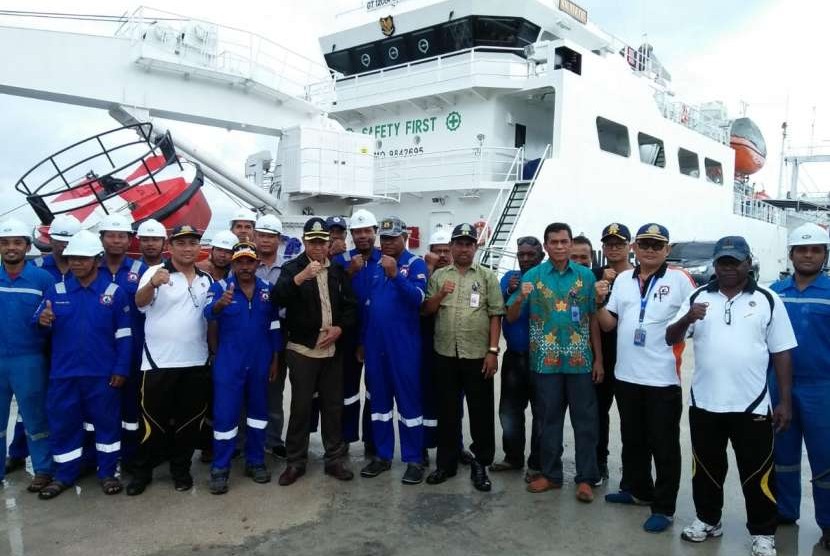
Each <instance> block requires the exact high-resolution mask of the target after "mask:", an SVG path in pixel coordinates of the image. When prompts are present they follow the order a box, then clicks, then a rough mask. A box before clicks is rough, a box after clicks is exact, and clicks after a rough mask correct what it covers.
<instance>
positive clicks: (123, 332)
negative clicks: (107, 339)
mask: <svg viewBox="0 0 830 556" xmlns="http://www.w3.org/2000/svg"><path fill="white" fill-rule="evenodd" d="M132 335H133V333H132V331H130V329H129V328H119V329H118V330H116V331H115V339H116V340H117V339H118V338H128V337H129V336H132Z"/></svg>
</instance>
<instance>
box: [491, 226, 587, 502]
mask: <svg viewBox="0 0 830 556" xmlns="http://www.w3.org/2000/svg"><path fill="white" fill-rule="evenodd" d="M572 240H573V235H572V233H571V228H570V226H568V225H567V224H562V223H554V224H550V225H549V226H548V227H547V228H546V229H545V251H547V254H548V257H549V259H548V260H547V261H544V262H542V263H541V264H540V265H538V266H536V267H533V268H532V269H530V270H528V271H527V272H526V273H525V274H524V276H522V287H521V290H520V291H519V292H518V293H517V294H516V295H515V297H514V299H513V300H512V301H511V302H510V307H509V309H508V311H507V320H508V321H509V322H514V321H516V320H518V319H519V317H520V314H521V310H522V305H523V304H525V303H528V304H529V306H530V367H531V370H532V371H534V372H535V373H536V382H535V386H536V404H537V408H538V409H537V411H538V412H539V415H540V418H541V421H542V422H541V427H540V430H541V444H540V447H541V449H540V452H541V454H540V455H541V464H542V475H541V476H540V477H538V478H537V479H535V480H534V481H533V482H531V483H530V484H529V485H528V487H527V489H528V490H529V491H530V492H534V493H539V492H545V491H547V490H551V489H554V488H561V487H562V480H563V477H562V451H563V448H562V434H563V430H562V429H563V425H564V422H565V410H566V409H569V411H570V415H571V424H572V425H573V428H574V440H575V443H576V478H575V480H576V483H577V485H578V487H577V494H576V497H577V499H579V500H580V501H582V502H591V501H593V499H594V495H593V491H592V489H591V485H592V484H594V483H596V482H598V481H599V477H600V475H599V469H598V467H597V454H596V445H597V436H598V422H597V421H598V418H597V415H598V414H597V399H596V393H595V391H594V383H596V382H601V381H602V378H603V370H602V351H601V345H600V340H599V327H598V323H597V320H596V316H595V312H596V307H595V301H594V282H595V278H594V274H593V272H591V270H590V269H589V268H585V267H583V266H581V265H579V264H576V263H574V262H573V261H571V260H570V258H569V257H570V250H571V243H572Z"/></svg>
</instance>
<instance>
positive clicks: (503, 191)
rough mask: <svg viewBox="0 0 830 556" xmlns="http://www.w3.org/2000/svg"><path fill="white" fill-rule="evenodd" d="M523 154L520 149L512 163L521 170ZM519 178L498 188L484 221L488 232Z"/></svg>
mask: <svg viewBox="0 0 830 556" xmlns="http://www.w3.org/2000/svg"><path fill="white" fill-rule="evenodd" d="M547 152H548V150H547V149H545V154H544V155H543V156H542V160H544V159H545V158H546V156H547ZM524 154H525V153H524V147H522V148H521V149H519V152H517V153H516V157H515V158H514V159H513V163H514V164H516V165H517V166H521V167H522V168H524ZM541 166H542V165H541V164H539V166H538V167H537V168H536V171H535V172H534V176H535V175H536V174H537V173H538V172H539V167H541ZM512 169H513V166H511V170H512ZM521 178H523V176H522V174H521V173H518V175H517V178H516V179H515V180H512V183H511V180H508V179H505V180H504V184H503V187H501V188H499V194H498V195H496V200H495V201H493V205H492V206H491V207H490V212H489V213H488V214H487V218H486V220H485V222H487V227H488V228H489V229H490V230H494V229H495V225H496V222H493V219H494V218H495V217H496V211H497V210H501V207H502V205H504V203H505V202H506V201H507V196H508V195H510V192H511V190H512V189H513V187H512V186H513V185H515V182H517V181H520V179H521ZM488 245H489V244H488ZM491 260H492V259H491Z"/></svg>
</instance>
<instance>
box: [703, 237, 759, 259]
mask: <svg viewBox="0 0 830 556" xmlns="http://www.w3.org/2000/svg"><path fill="white" fill-rule="evenodd" d="M721 257H732V258H733V259H737V260H739V261H745V260H747V259H749V258H751V257H752V251H750V249H749V244H748V243H747V242H746V240H745V239H744V238H743V237H741V236H726V237H722V238H720V239H719V240H718V242H717V243H716V244H715V254H714V256H713V257H712V260H714V261H715V262H717V260H718V259H720V258H721Z"/></svg>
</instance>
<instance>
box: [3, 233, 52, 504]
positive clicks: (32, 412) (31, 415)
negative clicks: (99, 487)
mask: <svg viewBox="0 0 830 556" xmlns="http://www.w3.org/2000/svg"><path fill="white" fill-rule="evenodd" d="M31 244H32V237H31V227H30V226H27V225H26V224H24V223H23V222H20V221H19V220H6V221H4V222H2V223H0V258H2V261H3V264H2V266H0V315H2V318H0V439H2V450H0V481H2V479H3V478H4V476H5V467H6V466H5V459H6V427H7V425H8V422H9V408H10V407H11V402H12V395H14V397H15V398H16V399H17V407H18V411H19V412H20V413H21V414H22V415H23V424H24V426H25V429H26V435H27V439H26V440H27V443H28V446H29V450H30V451H31V454H32V468H34V471H35V477H34V479H33V480H32V482H31V484H30V485H29V487H28V489H29V491H30V492H38V491H40V489H42V488H43V487H45V486H46V485H47V484H49V482H50V481H51V480H52V473H51V472H52V463H51V461H50V456H49V440H48V436H49V432H48V427H47V420H46V380H47V364H46V356H45V354H44V347H45V343H44V338H43V336H42V334H40V332H39V331H38V329H37V326H36V325H35V324H34V323H33V322H32V315H33V314H34V312H35V310H36V309H37V308H38V306H39V305H40V303H41V301H42V299H43V294H44V293H46V291H47V290H48V289H49V288H51V287H52V285H53V284H54V280H53V279H52V277H51V276H50V275H49V273H48V272H46V271H45V270H41V269H39V268H37V267H35V266H34V265H29V264H26V252H27V251H29V247H30V246H31Z"/></svg>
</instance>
